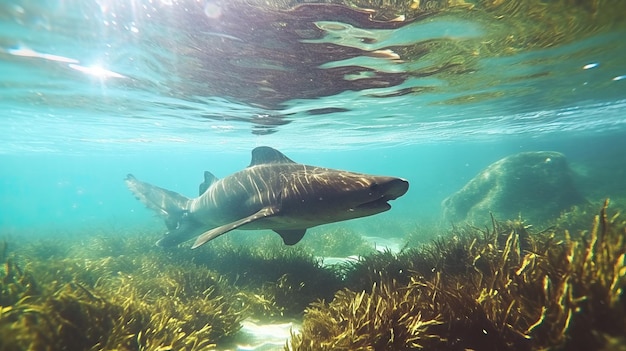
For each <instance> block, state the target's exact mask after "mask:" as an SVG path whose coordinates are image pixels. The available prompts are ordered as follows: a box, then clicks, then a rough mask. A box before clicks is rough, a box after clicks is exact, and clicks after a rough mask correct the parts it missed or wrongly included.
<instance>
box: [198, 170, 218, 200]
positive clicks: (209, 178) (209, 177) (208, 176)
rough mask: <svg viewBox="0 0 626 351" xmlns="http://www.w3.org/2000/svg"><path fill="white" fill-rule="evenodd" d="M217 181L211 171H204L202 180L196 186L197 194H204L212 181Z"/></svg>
mask: <svg viewBox="0 0 626 351" xmlns="http://www.w3.org/2000/svg"><path fill="white" fill-rule="evenodd" d="M215 182H217V177H216V176H214V175H213V173H211V172H209V171H204V181H203V182H202V183H201V184H200V187H199V188H198V195H202V194H204V193H205V192H206V191H207V189H208V188H210V187H211V185H213V183H215Z"/></svg>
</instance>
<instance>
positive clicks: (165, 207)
mask: <svg viewBox="0 0 626 351" xmlns="http://www.w3.org/2000/svg"><path fill="white" fill-rule="evenodd" d="M126 185H127V186H128V189H130V191H131V192H132V193H133V194H134V195H135V197H136V198H137V199H138V200H139V201H141V202H143V203H144V204H145V205H146V207H148V208H150V209H152V210H154V211H155V212H156V213H157V214H158V215H159V216H161V217H163V219H164V220H165V225H166V226H167V229H168V230H169V232H168V234H174V233H176V235H171V236H170V235H166V237H170V238H169V239H172V238H173V237H176V238H179V237H180V239H181V240H167V242H166V244H167V245H165V246H169V245H170V244H174V245H175V244H178V243H180V242H183V241H185V240H186V239H183V238H182V237H183V236H185V235H181V234H182V233H181V232H186V231H187V228H188V225H187V223H186V222H187V221H188V220H189V219H188V218H187V217H188V216H187V215H188V213H189V206H190V203H191V199H189V198H187V197H185V196H183V195H181V194H179V193H176V192H173V191H170V190H166V189H163V188H159V187H158V186H154V185H152V184H148V183H144V182H142V181H139V180H138V179H137V178H135V177H134V176H133V175H132V174H129V175H127V176H126ZM187 239H188V238H187ZM162 241H163V239H161V240H159V243H157V244H160V243H161V242H162ZM160 245H161V244H160Z"/></svg>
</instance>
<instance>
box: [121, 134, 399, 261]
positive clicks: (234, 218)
mask: <svg viewBox="0 0 626 351" xmlns="http://www.w3.org/2000/svg"><path fill="white" fill-rule="evenodd" d="M125 182H126V185H127V186H128V188H129V189H130V191H131V192H132V193H133V194H134V196H135V197H136V198H137V199H139V200H140V201H141V202H142V203H144V204H145V205H146V207H148V208H150V209H152V210H154V211H155V212H156V213H157V214H158V215H159V216H161V217H163V219H164V221H165V225H166V226H167V229H168V230H167V232H166V234H165V235H164V236H163V237H162V238H161V239H160V240H158V241H157V245H158V246H162V247H170V246H177V245H179V244H181V243H183V242H186V241H188V240H190V239H192V238H194V237H195V238H196V240H195V242H194V243H193V245H192V247H191V248H192V249H195V248H197V247H199V246H201V245H203V244H205V243H207V242H208V241H210V240H212V239H215V238H217V237H219V236H220V235H223V234H226V233H228V232H230V231H231V230H234V229H244V230H259V229H269V230H273V231H274V232H276V233H278V235H280V236H281V237H282V239H283V242H284V243H285V244H286V245H294V244H296V243H298V242H299V241H300V240H301V239H302V237H303V236H304V234H305V233H306V230H307V229H309V228H311V227H315V226H318V225H322V224H327V223H333V222H339V221H344V220H350V219H354V218H360V217H365V216H371V215H375V214H378V213H381V212H385V211H387V210H389V209H390V208H391V205H390V204H389V201H390V200H395V199H397V198H399V197H400V196H402V195H404V194H405V193H406V192H407V191H408V189H409V183H408V181H406V180H405V179H402V178H396V177H390V176H377V175H368V174H362V173H355V172H348V171H343V170H336V169H330V168H324V167H317V166H309V165H304V164H300V163H296V162H294V161H292V160H291V159H289V158H288V157H287V156H285V155H284V154H283V153H281V152H280V151H278V150H276V149H273V148H271V147H268V146H260V147H256V148H255V149H253V150H252V160H251V162H250V164H249V165H248V167H246V168H245V169H243V170H241V171H238V172H236V173H233V174H231V175H229V176H227V177H225V178H222V179H218V178H217V177H216V176H215V175H213V174H212V173H211V172H208V171H205V172H204V181H203V182H202V183H201V184H200V186H199V192H198V193H199V196H198V197H196V198H188V197H186V196H184V195H181V194H179V193H176V192H174V191H170V190H167V189H163V188H160V187H157V186H155V185H152V184H149V183H146V182H142V181H140V180H138V179H137V178H135V177H134V176H133V175H132V174H128V175H127V177H126V180H125Z"/></svg>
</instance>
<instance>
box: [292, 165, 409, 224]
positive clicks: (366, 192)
mask: <svg viewBox="0 0 626 351" xmlns="http://www.w3.org/2000/svg"><path fill="white" fill-rule="evenodd" d="M300 177H305V176H304V175H300V176H299V177H297V178H292V179H291V180H290V186H286V187H285V188H284V190H283V191H284V193H283V194H282V202H283V203H282V206H281V208H282V210H283V211H284V213H287V212H288V213H289V215H290V216H293V217H298V218H300V219H302V220H305V221H308V222H310V223H311V224H312V225H315V223H316V222H320V223H330V222H337V221H343V220H347V219H352V218H359V217H365V216H371V215H374V214H377V213H380V212H384V211H387V210H389V209H390V208H391V205H389V201H390V200H394V199H397V198H398V197H400V196H402V195H404V194H405V193H406V192H407V190H408V189H409V182H407V181H406V180H404V179H401V178H395V177H386V176H371V175H365V174H360V173H352V172H343V171H334V170H327V169H318V170H316V171H314V172H311V173H308V174H306V182H304V181H302V180H303V179H300Z"/></svg>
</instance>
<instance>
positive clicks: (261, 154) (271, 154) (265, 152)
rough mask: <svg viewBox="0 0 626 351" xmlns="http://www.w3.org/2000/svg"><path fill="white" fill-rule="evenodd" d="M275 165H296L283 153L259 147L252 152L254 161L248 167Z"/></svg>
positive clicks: (267, 147)
mask: <svg viewBox="0 0 626 351" xmlns="http://www.w3.org/2000/svg"><path fill="white" fill-rule="evenodd" d="M268 163H269V164H273V163H295V162H293V161H292V160H291V159H290V158H289V157H287V156H285V155H284V154H283V153H282V152H280V151H278V150H276V149H273V148H271V147H269V146H259V147H256V148H254V150H252V161H250V165H249V166H248V167H252V166H256V165H263V164H268Z"/></svg>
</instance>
